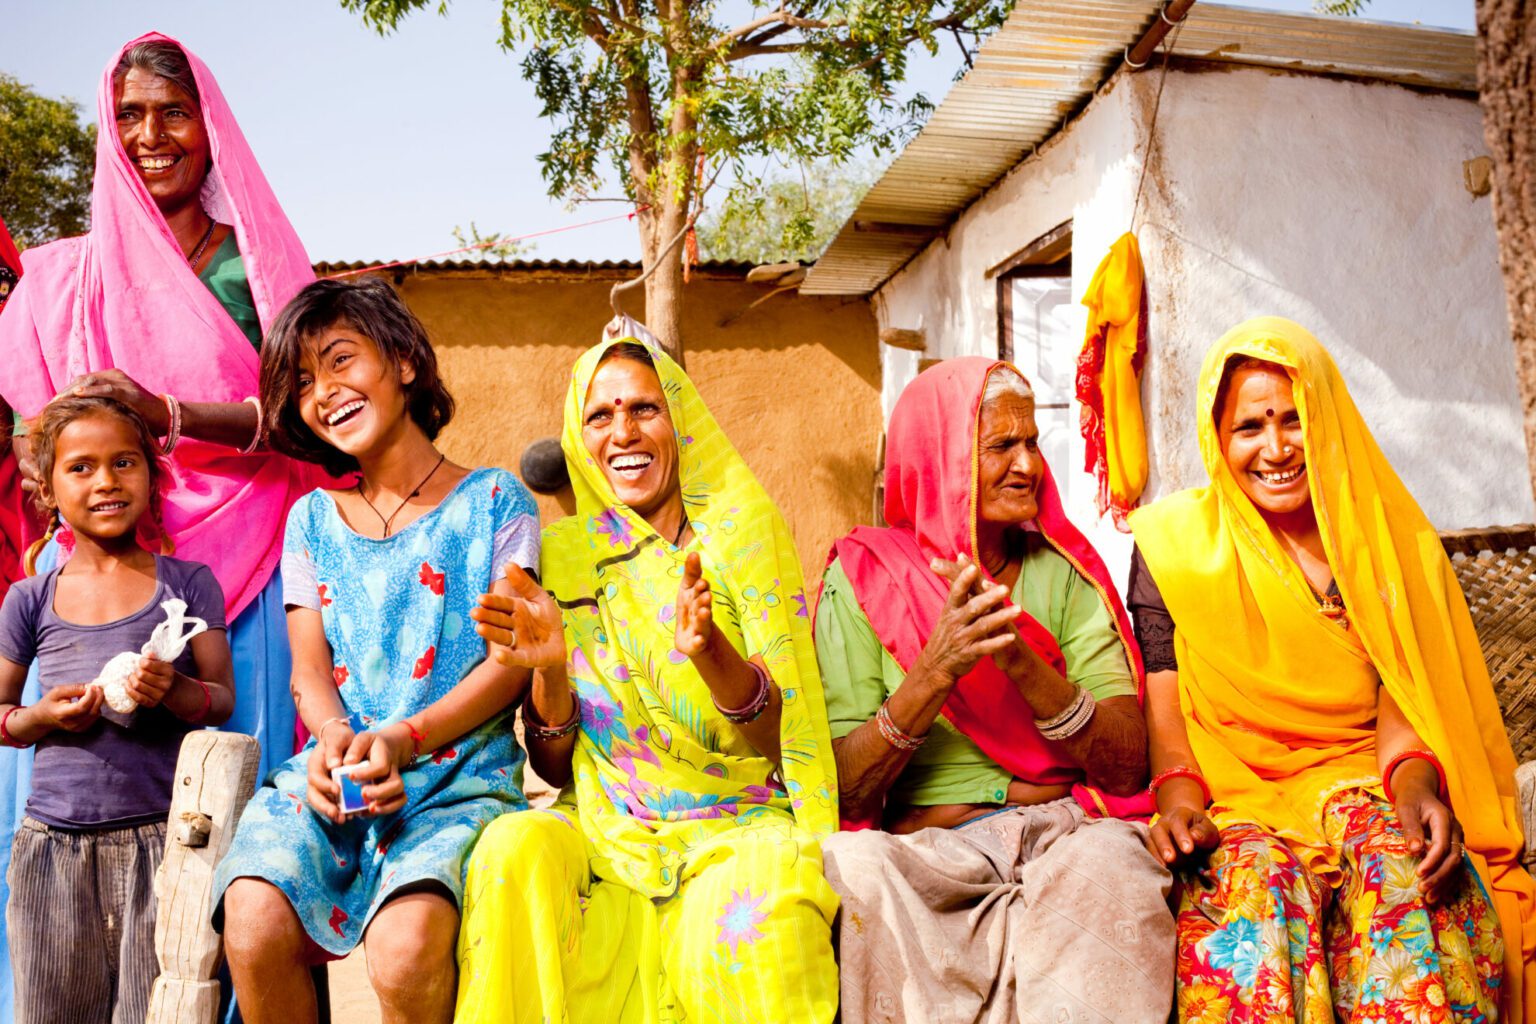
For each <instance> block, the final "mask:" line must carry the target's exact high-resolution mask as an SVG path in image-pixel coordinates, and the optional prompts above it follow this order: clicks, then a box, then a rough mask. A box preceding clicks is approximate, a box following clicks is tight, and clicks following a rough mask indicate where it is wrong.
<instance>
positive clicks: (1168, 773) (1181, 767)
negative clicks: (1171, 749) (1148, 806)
mask: <svg viewBox="0 0 1536 1024" xmlns="http://www.w3.org/2000/svg"><path fill="white" fill-rule="evenodd" d="M1169 779H1190V780H1192V781H1194V782H1195V783H1196V784H1197V785H1199V787H1200V793H1201V794H1202V795H1203V796H1204V797H1205V803H1203V804H1201V805H1200V806H1202V807H1209V806H1211V787H1210V784H1209V783H1207V782H1206V781H1205V776H1204V775H1201V774H1200V771H1199V769H1197V768H1191V767H1189V766H1188V765H1185V764H1176V765H1174V766H1173V767H1172V768H1165V769H1163V770H1162V771H1160V772H1158V773H1157V774H1156V775H1154V776H1152V781H1151V782H1150V783H1148V784H1147V792H1148V793H1151V794H1152V799H1153V800H1154V801H1155V800H1156V799H1157V791H1158V790H1159V789H1161V788H1162V786H1163V783H1165V782H1167V781H1168V780H1169Z"/></svg>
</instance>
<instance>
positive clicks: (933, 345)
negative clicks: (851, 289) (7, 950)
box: [875, 68, 1536, 578]
mask: <svg viewBox="0 0 1536 1024" xmlns="http://www.w3.org/2000/svg"><path fill="white" fill-rule="evenodd" d="M1157 84H1158V79H1157V74H1156V73H1155V72H1150V73H1142V74H1138V75H1134V76H1127V75H1121V76H1118V77H1117V78H1116V79H1114V80H1113V81H1112V82H1111V83H1110V85H1109V86H1108V87H1106V89H1104V90H1101V92H1100V94H1099V96H1097V97H1096V98H1095V99H1094V101H1093V102H1092V103H1091V104H1090V105H1089V107H1088V108H1087V109H1086V110H1085V111H1084V112H1083V114H1081V115H1080V116H1079V117H1078V118H1077V119H1076V120H1075V121H1074V122H1073V123H1072V124H1070V125H1069V126H1068V127H1067V128H1066V129H1064V130H1063V131H1062V132H1061V133H1059V134H1058V135H1057V136H1056V137H1055V138H1054V139H1052V140H1051V141H1050V142H1049V143H1048V144H1047V145H1045V146H1042V147H1041V149H1040V151H1039V152H1038V153H1036V154H1033V155H1032V156H1030V157H1028V158H1026V159H1025V160H1024V161H1023V162H1021V163H1020V164H1019V166H1018V167H1016V168H1015V169H1014V170H1013V171H1012V172H1010V174H1009V175H1008V176H1007V177H1005V178H1004V179H1003V181H1002V182H1000V183H999V184H998V185H997V186H995V187H994V188H993V189H992V190H991V191H989V192H988V193H987V194H986V195H984V196H983V197H982V198H981V199H979V200H977V202H975V203H974V204H973V205H972V206H971V207H970V208H968V209H967V210H966V211H965V212H964V213H963V214H962V215H961V216H960V217H959V218H958V219H957V221H956V222H955V224H954V225H953V226H952V227H951V229H950V230H949V232H948V233H947V235H946V236H945V237H944V238H942V239H940V240H938V241H936V242H934V243H933V244H932V245H930V246H929V247H928V248H927V249H926V250H924V252H923V253H922V254H920V255H919V256H918V257H917V258H916V259H914V260H913V261H912V262H911V263H910V264H908V266H907V267H905V268H904V269H903V270H902V271H901V272H900V273H898V274H897V275H896V276H895V277H893V278H892V279H891V280H890V281H889V282H888V283H887V284H886V285H885V286H883V287H882V288H881V289H880V290H879V292H877V293H876V296H875V309H876V314H877V316H878V318H879V321H880V325H881V326H882V327H887V326H889V327H902V328H921V329H923V330H924V332H925V334H926V336H927V340H928V352H927V353H926V354H927V355H928V356H936V357H941V358H951V357H954V356H959V355H972V354H975V355H995V353H996V351H997V302H996V282H995V280H992V279H988V278H987V277H986V276H985V275H986V271H987V268H989V267H991V266H994V265H996V264H997V263H999V262H1000V261H1002V260H1004V259H1006V258H1007V257H1008V256H1010V255H1011V254H1013V253H1014V252H1017V251H1018V250H1019V249H1020V248H1022V247H1023V246H1025V245H1027V244H1028V243H1029V242H1030V241H1032V240H1033V239H1035V238H1037V237H1039V236H1040V235H1042V234H1044V233H1045V232H1047V231H1049V230H1050V229H1051V228H1053V227H1055V226H1056V225H1057V224H1059V223H1061V222H1062V221H1064V220H1066V219H1068V218H1072V219H1073V222H1074V223H1073V266H1072V290H1073V295H1074V297H1079V298H1080V297H1081V295H1082V294H1083V291H1084V289H1085V288H1086V286H1087V284H1088V281H1089V279H1090V278H1091V276H1092V274H1093V271H1094V269H1095V267H1096V266H1097V264H1098V261H1099V259H1100V258H1101V257H1102V255H1103V254H1104V253H1105V252H1107V250H1108V248H1109V245H1110V244H1111V243H1112V242H1113V241H1114V240H1115V239H1116V238H1118V237H1119V235H1120V234H1121V233H1122V232H1123V231H1125V230H1126V228H1127V227H1128V226H1129V224H1130V222H1131V213H1132V206H1133V202H1134V197H1135V194H1136V189H1137V180H1138V176H1139V174H1140V170H1141V156H1142V154H1143V152H1144V151H1145V149H1146V147H1145V140H1146V128H1147V124H1148V122H1149V120H1150V114H1151V110H1152V106H1153V100H1154V97H1155V93H1156V90H1157ZM1481 130H1482V129H1481V118H1480V114H1479V111H1478V108H1477V104H1476V102H1475V101H1474V100H1471V99H1467V98H1462V97H1455V96H1444V95H1437V94H1431V93H1426V92H1420V91H1415V90H1411V89H1407V88H1403V87H1400V86H1394V85H1386V84H1368V83H1361V82H1355V81H1346V80H1341V79H1331V78H1324V77H1320V76H1309V75H1301V74H1285V73H1275V72H1269V71H1265V70H1261V69H1257V68H1235V69H1232V70H1227V71H1210V72H1196V71H1172V72H1170V73H1169V76H1168V81H1167V83H1166V86H1165V88H1164V92H1163V97H1162V101H1161V106H1160V109H1159V111H1158V117H1157V122H1156V128H1155V132H1156V138H1157V143H1158V145H1157V148H1156V149H1155V150H1154V151H1153V156H1152V163H1151V165H1150V167H1149V169H1148V174H1147V176H1146V181H1145V186H1144V189H1143V194H1142V197H1141V201H1140V207H1139V215H1138V219H1137V230H1138V236H1139V238H1140V241H1141V246H1142V255H1143V258H1144V260H1145V263H1146V270H1147V280H1148V298H1149V303H1150V307H1151V317H1150V332H1149V358H1148V362H1147V368H1146V373H1145V377H1144V379H1143V384H1142V395H1143V402H1144V405H1145V410H1146V414H1147V421H1148V443H1149V454H1150V456H1151V462H1152V479H1151V482H1150V485H1149V488H1148V491H1147V496H1146V500H1151V499H1153V498H1156V497H1157V496H1159V495H1162V494H1167V493H1170V492H1172V491H1174V490H1178V489H1180V488H1183V487H1190V486H1197V485H1200V484H1203V483H1204V482H1205V472H1204V468H1203V467H1202V466H1201V464H1200V458H1199V452H1198V449H1197V446H1196V442H1195V433H1194V429H1193V422H1194V384H1195V380H1196V377H1197V375H1198V372H1199V368H1200V362H1201V359H1202V357H1203V355H1204V353H1205V351H1206V349H1207V348H1208V347H1209V345H1210V344H1211V342H1213V341H1214V340H1215V339H1216V338H1217V337H1219V336H1220V335H1221V334H1222V333H1223V332H1224V331H1225V330H1227V329H1228V328H1229V327H1231V326H1233V325H1234V324H1236V323H1238V322H1240V321H1241V320H1243V319H1246V318H1247V317H1250V316H1258V315H1263V314H1273V315H1279V316H1287V317H1290V318H1292V319H1294V320H1297V321H1298V322H1300V323H1302V324H1303V325H1305V326H1306V327H1308V328H1309V329H1310V330H1312V331H1313V333H1315V334H1316V335H1317V336H1318V337H1319V338H1320V339H1321V340H1322V341H1323V343H1324V344H1325V345H1326V346H1327V347H1328V349H1329V351H1330V352H1331V353H1332V354H1333V356H1334V358H1335V360H1336V361H1337V362H1338V364H1339V367H1340V369H1341V370H1342V372H1343V374H1344V376H1345V379H1346V380H1347V382H1348V383H1349V386H1350V390H1351V392H1352V394H1353V395H1354V397H1355V401H1356V403H1357V404H1358V405H1359V406H1360V408H1361V410H1362V412H1363V413H1364V415H1365V417H1366V419H1367V421H1368V422H1369V424H1370V426H1371V428H1372V430H1373V432H1374V433H1375V435H1376V438H1377V441H1378V442H1379V443H1380V444H1381V446H1382V448H1383V449H1384V450H1385V452H1386V454H1387V457H1388V458H1389V459H1390V460H1391V461H1392V464H1393V465H1394V466H1395V467H1396V469H1397V471H1398V472H1399V473H1400V474H1401V475H1402V477H1403V479H1404V480H1405V482H1406V483H1407V485H1408V487H1409V488H1410V489H1411V490H1412V491H1413V493H1414V494H1415V496H1416V497H1417V498H1418V499H1419V501H1420V503H1421V504H1422V505H1423V507H1424V510H1425V512H1426V513H1427V514H1428V515H1429V517H1430V519H1431V520H1433V521H1434V522H1435V524H1436V525H1437V526H1439V527H1440V528H1442V529H1448V528H1455V527H1464V526H1478V525H1487V524H1494V523H1515V522H1528V521H1530V520H1531V519H1532V518H1533V515H1536V508H1533V502H1532V498H1531V490H1530V484H1529V481H1528V478H1527V475H1526V469H1525V467H1526V461H1525V455H1524V445H1523V440H1522V433H1521V423H1520V403H1519V397H1518V394H1517V388H1516V384H1515V370H1514V355H1513V349H1512V346H1511V342H1510V337H1509V325H1508V319H1507V314H1506V311H1505V309H1506V307H1505V304H1504V292H1503V285H1502V282H1501V279H1500V276H1499V269H1498V251H1497V242H1496V238H1495V235H1494V228H1493V221H1492V212H1491V209H1490V201H1489V199H1488V198H1487V197H1482V198H1477V197H1474V196H1472V195H1471V194H1470V193H1469V192H1468V191H1467V189H1466V187H1465V185H1464V176H1463V163H1464V161H1466V160H1468V159H1471V158H1474V157H1477V156H1479V155H1481V154H1482V152H1483V144H1482V136H1481ZM1081 315H1082V316H1084V317H1085V316H1086V314H1081ZM917 359H918V356H917V354H916V353H909V352H903V351H899V350H895V349H890V348H884V351H883V353H882V362H883V367H882V368H883V371H884V394H883V400H884V407H885V410H886V414H887V415H889V412H890V409H891V407H892V406H893V405H894V403H895V400H896V397H897V395H899V394H900V391H901V389H902V387H904V386H905V385H906V384H907V382H909V381H910V380H911V379H912V377H913V375H914V374H915V373H916V371H917ZM1078 443H1079V447H1078V448H1076V449H1074V451H1073V453H1072V456H1071V459H1070V460H1069V461H1070V465H1068V466H1065V467H1062V466H1056V467H1053V468H1055V470H1056V473H1057V475H1058V476H1060V475H1063V474H1065V473H1081V472H1082V470H1081V466H1082V459H1081V447H1080V443H1081V442H1080V439H1079V442H1078ZM1077 490H1078V491H1079V493H1082V494H1086V493H1088V492H1089V491H1090V488H1085V487H1079V488H1078V489H1077ZM1069 512H1070V513H1071V514H1072V516H1073V518H1074V520H1075V521H1077V522H1078V523H1079V525H1081V526H1083V527H1084V528H1085V531H1086V532H1088V533H1089V535H1090V538H1091V539H1092V540H1093V541H1094V542H1095V543H1096V544H1098V545H1100V550H1101V551H1102V552H1103V553H1104V555H1105V557H1106V559H1107V560H1108V561H1109V562H1110V564H1111V565H1112V566H1115V567H1116V568H1117V569H1120V570H1122V571H1123V566H1124V565H1125V564H1126V558H1127V556H1128V550H1129V546H1128V541H1127V540H1126V539H1125V538H1124V537H1123V536H1121V535H1118V534H1116V532H1115V531H1114V529H1113V528H1112V527H1110V526H1109V525H1108V524H1107V523H1103V522H1098V521H1097V517H1096V515H1095V514H1094V512H1093V509H1092V506H1091V504H1088V505H1087V506H1086V507H1084V504H1083V502H1082V501H1074V502H1073V503H1072V507H1070V508H1069ZM1122 578H1123V577H1122Z"/></svg>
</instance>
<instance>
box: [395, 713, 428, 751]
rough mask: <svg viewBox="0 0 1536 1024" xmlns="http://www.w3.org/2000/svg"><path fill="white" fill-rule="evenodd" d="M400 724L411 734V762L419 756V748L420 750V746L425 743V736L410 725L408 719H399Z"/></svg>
mask: <svg viewBox="0 0 1536 1024" xmlns="http://www.w3.org/2000/svg"><path fill="white" fill-rule="evenodd" d="M400 724H401V725H403V726H405V727H406V729H408V730H410V733H411V749H412V751H413V753H412V755H411V758H412V760H415V759H416V758H418V757H420V756H421V748H422V745H423V744H425V743H426V742H427V734H426V733H424V732H422V731H421V730H420V729H418V728H416V727H415V726H414V725H412V724H411V720H410V719H409V718H402V719H400Z"/></svg>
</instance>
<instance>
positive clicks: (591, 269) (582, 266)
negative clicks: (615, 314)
mask: <svg viewBox="0 0 1536 1024" xmlns="http://www.w3.org/2000/svg"><path fill="white" fill-rule="evenodd" d="M752 266H753V265H752V264H751V263H734V262H725V261H720V260H705V261H704V262H702V263H698V264H695V266H694V271H695V273H702V274H709V275H711V276H728V277H745V276H746V274H747V271H749V270H751V269H752ZM314 268H315V273H316V274H318V275H319V276H321V277H324V276H326V275H327V274H341V273H345V272H347V271H358V270H371V269H373V268H380V272H381V273H402V274H410V273H415V272H417V271H429V272H441V271H457V270H483V271H486V272H490V273H496V274H508V273H513V274H517V273H540V272H544V273H562V274H601V275H603V276H606V277H611V276H613V275H615V274H629V275H634V274H638V273H640V271H641V266H640V262H639V261H638V260H494V259H491V260H417V261H415V262H405V263H397V261H395V260H351V261H347V262H341V261H335V260H332V261H322V262H319V263H316V264H315V265H314Z"/></svg>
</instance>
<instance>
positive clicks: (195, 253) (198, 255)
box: [187, 217, 219, 270]
mask: <svg viewBox="0 0 1536 1024" xmlns="http://www.w3.org/2000/svg"><path fill="white" fill-rule="evenodd" d="M218 226H219V222H218V221H216V220H214V219H213V218H212V217H209V218H208V230H207V231H204V232H203V239H202V241H200V242H198V243H197V248H195V249H193V250H192V255H191V256H188V257H187V266H189V267H191V268H192V269H193V270H196V269H197V261H198V260H200V259H202V258H203V250H204V249H206V248H208V240H209V239H210V238H212V237H213V229H214V228H216V227H218Z"/></svg>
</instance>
